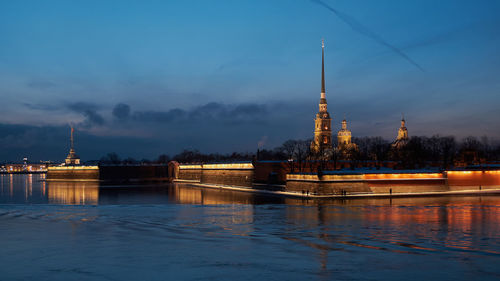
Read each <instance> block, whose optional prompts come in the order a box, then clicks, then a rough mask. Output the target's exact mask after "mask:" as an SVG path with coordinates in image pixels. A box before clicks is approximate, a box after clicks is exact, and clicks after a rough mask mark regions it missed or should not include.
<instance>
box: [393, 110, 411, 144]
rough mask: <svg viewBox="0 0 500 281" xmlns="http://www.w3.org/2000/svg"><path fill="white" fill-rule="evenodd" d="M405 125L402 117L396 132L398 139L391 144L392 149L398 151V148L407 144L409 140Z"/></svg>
mask: <svg viewBox="0 0 500 281" xmlns="http://www.w3.org/2000/svg"><path fill="white" fill-rule="evenodd" d="M405 124H406V122H405V118H404V117H402V118H401V127H400V128H399V131H398V137H397V138H396V140H395V141H394V143H393V144H392V147H394V148H398V149H399V148H402V147H404V146H405V145H406V144H408V140H409V138H408V129H406V126H405Z"/></svg>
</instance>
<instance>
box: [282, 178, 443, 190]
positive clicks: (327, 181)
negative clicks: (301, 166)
mask: <svg viewBox="0 0 500 281" xmlns="http://www.w3.org/2000/svg"><path fill="white" fill-rule="evenodd" d="M286 190H287V191H293V192H299V193H301V192H302V191H304V192H307V191H309V192H310V193H313V194H318V195H331V194H342V192H343V191H345V192H347V193H348V194H363V193H365V194H366V193H368V194H370V193H390V192H391V191H392V193H418V192H430V191H432V192H442V191H449V190H450V188H449V186H448V184H447V182H446V178H445V176H444V175H443V174H442V173H399V174H398V173H391V174H378V173H374V174H369V173H367V174H362V173H360V174H344V175H342V174H335V175H323V176H321V177H318V175H315V174H309V175H308V174H289V175H287V183H286Z"/></svg>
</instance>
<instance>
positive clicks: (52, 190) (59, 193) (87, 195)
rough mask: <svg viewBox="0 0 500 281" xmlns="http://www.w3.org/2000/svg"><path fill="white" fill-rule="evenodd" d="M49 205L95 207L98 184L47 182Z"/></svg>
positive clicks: (97, 198)
mask: <svg viewBox="0 0 500 281" xmlns="http://www.w3.org/2000/svg"><path fill="white" fill-rule="evenodd" d="M47 197H48V203H49V204H64V205H97V204H98V203H99V184H98V183H95V182H48V185H47Z"/></svg>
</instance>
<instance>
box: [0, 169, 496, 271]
mask: <svg viewBox="0 0 500 281" xmlns="http://www.w3.org/2000/svg"><path fill="white" fill-rule="evenodd" d="M353 279H354V280H381V279H384V280H423V279H428V280H500V196H481V197H479V196H478V197H426V198H401V199H392V200H391V199H372V200H368V199H358V200H336V201H332V200H328V201H314V200H302V199H291V198H282V197H263V196H258V195H254V194H248V193H241V192H231V191H222V190H215V189H200V188H197V187H193V186H189V185H185V184H162V185H143V186H106V187H102V186H98V184H95V183H49V182H45V181H44V178H43V175H0V280H353Z"/></svg>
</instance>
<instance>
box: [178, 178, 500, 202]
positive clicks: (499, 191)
mask: <svg viewBox="0 0 500 281" xmlns="http://www.w3.org/2000/svg"><path fill="white" fill-rule="evenodd" d="M178 183H180V184H187V185H192V186H195V187H204V188H212V189H221V190H228V191H239V192H249V193H257V194H263V195H272V196H285V197H298V198H304V199H307V198H311V199H316V198H317V199H356V198H400V197H425V196H466V195H467V196H471V195H477V196H483V195H500V186H498V187H493V188H488V189H481V190H479V189H478V190H453V191H423V192H411V193H410V192H408V193H392V194H391V193H356V194H345V195H337V194H331V195H317V194H307V193H302V192H292V191H280V190H272V189H275V188H277V187H284V186H277V185H268V186H265V185H261V186H260V188H247V187H236V186H227V185H218V184H207V183H199V182H195V181H179V182H178Z"/></svg>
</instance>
